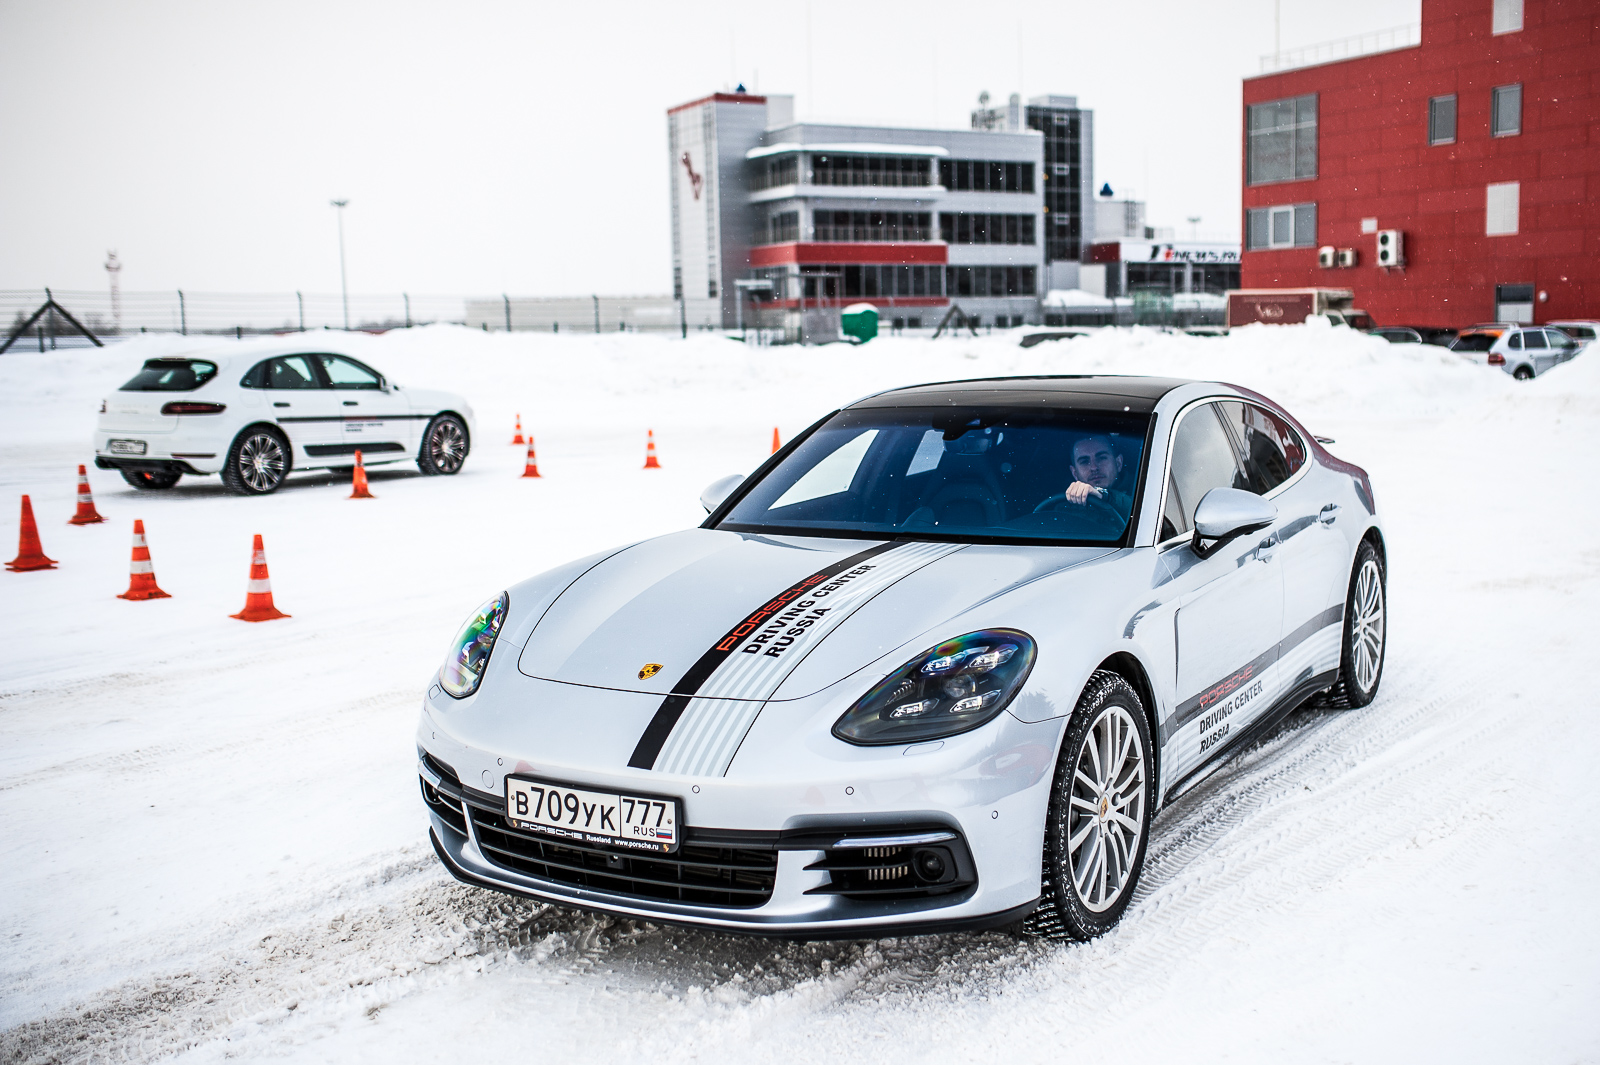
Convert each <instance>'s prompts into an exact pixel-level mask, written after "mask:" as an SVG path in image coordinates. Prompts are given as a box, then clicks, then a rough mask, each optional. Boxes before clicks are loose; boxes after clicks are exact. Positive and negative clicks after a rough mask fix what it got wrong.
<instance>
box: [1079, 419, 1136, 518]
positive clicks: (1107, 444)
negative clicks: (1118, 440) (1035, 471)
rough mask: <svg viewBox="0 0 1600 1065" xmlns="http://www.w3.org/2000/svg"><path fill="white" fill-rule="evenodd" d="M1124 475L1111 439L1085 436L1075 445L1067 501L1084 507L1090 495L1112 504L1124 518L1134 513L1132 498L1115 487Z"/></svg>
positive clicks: (1119, 458)
mask: <svg viewBox="0 0 1600 1065" xmlns="http://www.w3.org/2000/svg"><path fill="white" fill-rule="evenodd" d="M1121 476H1122V456H1121V455H1119V454H1118V453H1117V449H1116V448H1114V447H1112V446H1111V438H1110V437H1108V436H1086V437H1083V438H1082V439H1080V440H1079V441H1078V442H1077V443H1076V444H1073V445H1072V483H1071V484H1070V485H1068V486H1067V493H1066V494H1067V502H1068V503H1076V504H1077V505H1078V506H1080V507H1081V506H1083V505H1084V504H1085V503H1087V502H1088V500H1089V497H1090V496H1095V497H1097V498H1099V499H1101V500H1104V501H1105V502H1106V503H1109V504H1110V505H1111V507H1112V508H1113V509H1114V510H1116V512H1117V513H1118V514H1120V515H1122V516H1124V517H1126V516H1127V515H1128V514H1130V513H1132V512H1133V496H1132V495H1131V494H1129V493H1128V492H1125V491H1122V490H1120V489H1118V488H1116V487H1114V486H1115V485H1116V483H1117V480H1118V478H1120V477H1121Z"/></svg>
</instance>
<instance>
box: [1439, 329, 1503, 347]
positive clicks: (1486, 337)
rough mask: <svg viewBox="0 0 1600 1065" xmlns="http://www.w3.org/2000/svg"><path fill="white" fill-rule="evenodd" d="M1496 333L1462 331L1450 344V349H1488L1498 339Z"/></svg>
mask: <svg viewBox="0 0 1600 1065" xmlns="http://www.w3.org/2000/svg"><path fill="white" fill-rule="evenodd" d="M1499 339H1500V336H1499V334H1497V333H1464V334H1462V335H1461V336H1458V337H1456V342H1455V343H1454V344H1451V345H1450V350H1451V351H1488V350H1489V349H1490V348H1492V347H1494V342H1495V341H1496V340H1499Z"/></svg>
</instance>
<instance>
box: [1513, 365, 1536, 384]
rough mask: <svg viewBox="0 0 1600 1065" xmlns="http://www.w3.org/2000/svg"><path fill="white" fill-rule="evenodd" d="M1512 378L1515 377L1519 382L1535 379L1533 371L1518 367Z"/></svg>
mask: <svg viewBox="0 0 1600 1065" xmlns="http://www.w3.org/2000/svg"><path fill="white" fill-rule="evenodd" d="M1511 376H1512V377H1515V378H1516V379H1517V380H1518V381H1526V380H1529V379H1530V378H1532V377H1533V371H1532V370H1530V369H1528V368H1527V367H1526V366H1518V367H1517V369H1516V372H1515V373H1513V374H1512V375H1511Z"/></svg>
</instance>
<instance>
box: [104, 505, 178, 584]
mask: <svg viewBox="0 0 1600 1065" xmlns="http://www.w3.org/2000/svg"><path fill="white" fill-rule="evenodd" d="M117 598H118V599H171V598H172V596H170V595H168V594H167V593H166V592H163V591H162V590H161V589H160V588H157V587H156V571H155V567H154V566H152V565H151V564H150V548H149V547H147V546H145V542H144V522H142V521H140V520H139V519H138V518H135V519H133V561H132V562H130V563H129V564H128V590H127V591H125V592H123V593H122V594H121V595H119V596H117Z"/></svg>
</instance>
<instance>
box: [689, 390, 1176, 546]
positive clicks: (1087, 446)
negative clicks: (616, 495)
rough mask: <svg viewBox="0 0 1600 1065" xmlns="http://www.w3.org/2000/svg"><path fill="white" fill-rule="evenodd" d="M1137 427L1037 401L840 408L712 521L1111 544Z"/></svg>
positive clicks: (777, 528) (1127, 488)
mask: <svg viewBox="0 0 1600 1065" xmlns="http://www.w3.org/2000/svg"><path fill="white" fill-rule="evenodd" d="M1149 423H1150V420H1149V417H1148V416H1147V415H1142V414H1138V415H1130V414H1111V413H1101V412H1096V411H1083V410H1072V409H1068V408H1051V407H1041V408H1032V407H1030V408H1004V407H998V408H997V407H976V406H975V407H970V408H963V407H939V408H909V407H901V408H895V409H886V410H871V409H868V410H851V411H842V412H840V413H839V414H836V415H834V416H833V417H832V418H831V419H829V420H828V422H827V423H826V424H824V425H823V426H822V427H820V428H819V429H818V430H817V431H816V432H814V433H812V434H811V435H810V436H808V437H806V438H805V439H804V440H803V441H802V442H801V443H800V444H799V446H798V447H796V448H795V450H794V451H793V452H791V453H790V454H789V455H787V456H786V457H785V458H784V459H783V461H782V462H781V463H779V465H778V466H776V467H775V468H773V469H772V470H770V471H768V473H767V474H766V476H765V477H763V478H762V479H761V480H760V482H758V483H757V484H755V485H754V486H753V487H751V488H750V489H749V490H748V491H747V492H745V494H744V495H743V496H742V497H741V498H740V499H739V501H738V502H737V503H736V504H734V506H733V507H732V509H731V510H729V511H728V513H727V514H725V515H724V516H723V517H722V519H721V520H720V521H719V522H718V523H717V526H716V527H717V528H719V529H728V530H731V531H734V532H766V533H798V534H806V535H819V534H825V535H842V536H882V537H894V536H907V537H913V538H917V539H948V540H958V541H959V540H966V541H977V540H999V541H1010V542H1034V541H1037V542H1041V543H1054V544H1112V543H1116V542H1118V541H1120V540H1121V539H1122V538H1123V535H1124V533H1125V532H1126V531H1127V527H1128V521H1129V519H1130V517H1131V515H1132V511H1133V502H1134V490H1135V486H1136V485H1137V484H1138V483H1139V477H1140V469H1141V463H1142V459H1143V457H1144V450H1145V434H1146V431H1147V429H1148V428H1149ZM1074 481H1079V482H1081V484H1080V486H1079V487H1078V488H1077V489H1075V490H1073V491H1070V492H1069V487H1070V486H1072V485H1073V483H1074Z"/></svg>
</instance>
